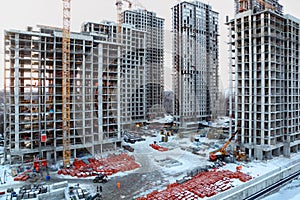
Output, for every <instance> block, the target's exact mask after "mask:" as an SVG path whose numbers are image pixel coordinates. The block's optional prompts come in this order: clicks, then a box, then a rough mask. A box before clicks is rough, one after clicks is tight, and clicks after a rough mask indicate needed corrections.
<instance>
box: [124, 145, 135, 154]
mask: <svg viewBox="0 0 300 200" xmlns="http://www.w3.org/2000/svg"><path fill="white" fill-rule="evenodd" d="M122 147H123V148H124V149H125V150H127V151H130V152H134V148H132V147H131V146H130V145H123V146H122Z"/></svg>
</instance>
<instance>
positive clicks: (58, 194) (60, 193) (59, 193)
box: [38, 188, 65, 200]
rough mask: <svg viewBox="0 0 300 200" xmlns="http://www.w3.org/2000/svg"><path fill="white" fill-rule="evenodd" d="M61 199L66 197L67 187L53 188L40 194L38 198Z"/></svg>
mask: <svg viewBox="0 0 300 200" xmlns="http://www.w3.org/2000/svg"><path fill="white" fill-rule="evenodd" d="M60 199H65V188H61V189H56V190H52V191H51V192H49V193H45V194H39V195H38V200H60Z"/></svg>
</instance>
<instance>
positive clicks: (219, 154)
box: [209, 129, 239, 161]
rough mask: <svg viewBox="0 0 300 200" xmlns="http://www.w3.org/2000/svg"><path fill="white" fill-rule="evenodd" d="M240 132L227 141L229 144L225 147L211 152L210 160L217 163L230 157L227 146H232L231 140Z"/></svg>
mask: <svg viewBox="0 0 300 200" xmlns="http://www.w3.org/2000/svg"><path fill="white" fill-rule="evenodd" d="M238 132H239V129H238V130H236V131H235V132H234V133H233V134H232V136H231V137H230V138H229V139H228V140H227V142H226V143H225V144H224V145H223V147H222V148H220V149H217V150H214V151H212V152H209V160H210V161H216V160H224V158H225V157H228V156H229V154H228V152H227V151H226V148H227V146H228V145H229V144H230V142H231V140H233V138H234V137H235V135H236V134H237V133H238Z"/></svg>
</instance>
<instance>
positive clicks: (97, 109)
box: [4, 22, 146, 162]
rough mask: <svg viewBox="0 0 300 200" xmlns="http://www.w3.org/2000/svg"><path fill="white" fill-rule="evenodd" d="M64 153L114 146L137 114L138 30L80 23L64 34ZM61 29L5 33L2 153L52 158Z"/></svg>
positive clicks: (58, 138)
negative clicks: (67, 112)
mask: <svg viewBox="0 0 300 200" xmlns="http://www.w3.org/2000/svg"><path fill="white" fill-rule="evenodd" d="M70 38H71V41H70V45H71V48H70V62H71V63H70V66H71V71H70V80H71V88H70V91H71V119H70V121H71V123H70V124H71V134H70V149H71V153H72V154H71V155H72V157H73V158H74V157H78V156H80V155H82V154H84V153H92V154H95V153H102V152H104V151H107V150H112V149H116V148H117V147H118V146H120V143H121V131H122V129H123V128H124V127H126V124H129V125H131V124H132V122H134V120H136V119H140V118H142V119H145V103H144V102H145V90H146V89H145V87H144V85H145V73H146V72H145V38H146V35H145V32H144V31H140V30H137V29H135V28H133V27H132V26H123V27H122V35H121V38H122V40H121V42H119V41H118V39H117V38H118V37H117V27H116V24H114V23H112V22H103V23H85V24H83V26H82V31H81V32H79V33H74V32H73V33H71V35H70ZM62 73H63V72H62V32H61V29H59V28H53V27H47V26H38V29H37V30H34V29H33V28H31V27H29V28H28V29H27V30H26V31H21V30H7V31H5V74H4V86H5V88H4V89H5V97H6V98H5V100H6V102H5V119H4V120H5V139H6V140H7V142H6V143H5V155H6V158H7V159H8V161H10V162H14V161H17V160H19V161H25V160H28V161H33V158H34V157H43V158H47V160H49V161H50V160H53V161H54V162H56V161H58V160H60V159H61V157H62V152H63V140H64V138H63V135H62V109H63V108H62Z"/></svg>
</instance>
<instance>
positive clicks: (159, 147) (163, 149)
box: [149, 144, 169, 151]
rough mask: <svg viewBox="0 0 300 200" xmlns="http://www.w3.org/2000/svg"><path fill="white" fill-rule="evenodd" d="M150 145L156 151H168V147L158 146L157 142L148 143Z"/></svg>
mask: <svg viewBox="0 0 300 200" xmlns="http://www.w3.org/2000/svg"><path fill="white" fill-rule="evenodd" d="M149 146H150V147H152V148H153V149H155V150H157V151H168V150H169V149H168V148H165V147H162V146H159V145H157V144H149Z"/></svg>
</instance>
